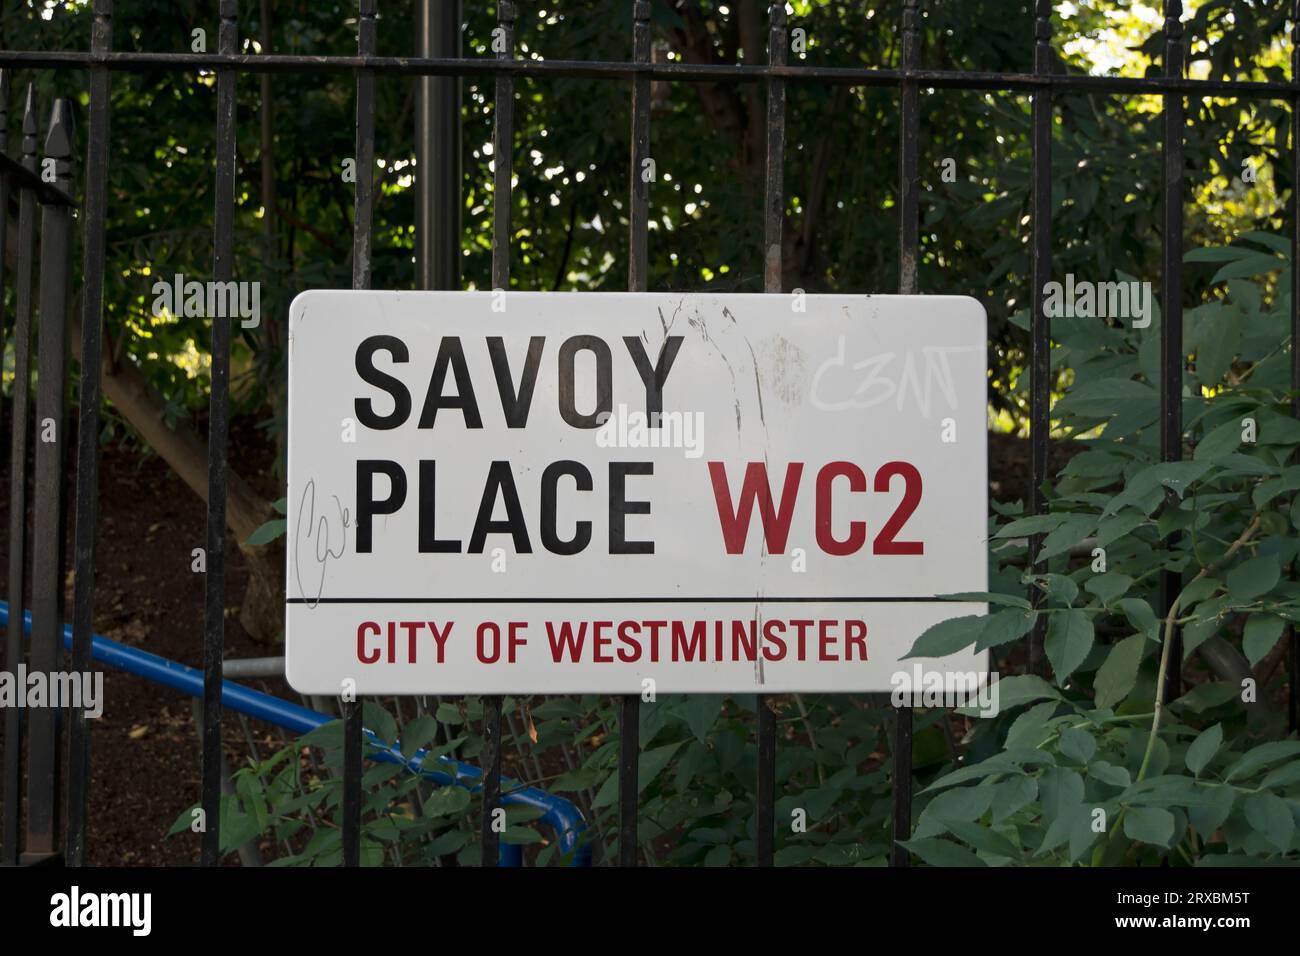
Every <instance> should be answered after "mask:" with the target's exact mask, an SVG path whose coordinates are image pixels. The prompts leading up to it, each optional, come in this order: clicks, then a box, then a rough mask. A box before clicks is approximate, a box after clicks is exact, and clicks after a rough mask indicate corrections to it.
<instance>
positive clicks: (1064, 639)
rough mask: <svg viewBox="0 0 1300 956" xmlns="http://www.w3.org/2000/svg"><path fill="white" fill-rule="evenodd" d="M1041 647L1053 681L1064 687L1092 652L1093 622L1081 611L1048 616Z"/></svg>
mask: <svg viewBox="0 0 1300 956" xmlns="http://www.w3.org/2000/svg"><path fill="white" fill-rule="evenodd" d="M1050 618H1051V620H1050V621H1049V623H1048V627H1047V638H1046V640H1045V641H1044V642H1043V648H1044V650H1046V651H1047V659H1048V660H1049V661H1051V664H1052V671H1053V673H1054V674H1055V675H1056V682H1057V683H1058V684H1064V683H1065V681H1066V679H1067V678H1068V677H1069V676H1070V675H1071V674H1073V673H1074V671H1075V669H1076V668H1077V667H1078V666H1079V665H1080V664H1082V663H1083V662H1084V660H1085V659H1086V658H1087V657H1088V653H1089V652H1090V651H1091V650H1092V644H1093V639H1094V637H1093V625H1092V619H1091V618H1090V617H1089V616H1088V615H1087V614H1085V613H1084V612H1083V611H1080V610H1070V611H1064V612H1060V613H1056V614H1052V615H1050Z"/></svg>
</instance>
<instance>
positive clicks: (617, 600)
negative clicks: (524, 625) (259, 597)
mask: <svg viewBox="0 0 1300 956" xmlns="http://www.w3.org/2000/svg"><path fill="white" fill-rule="evenodd" d="M755 602H758V603H760V604H888V603H892V602H908V603H914V604H915V603H942V604H947V603H953V602H950V601H948V600H947V599H945V598H941V597H931V596H927V597H768V596H766V595H761V596H752V595H751V596H748V597H532V598H498V597H483V598H472V597H422V598H392V597H376V598H339V597H323V598H286V599H285V603H286V604H711V603H716V604H753V603H755ZM957 603H962V604H978V603H981V602H978V601H961V602H957Z"/></svg>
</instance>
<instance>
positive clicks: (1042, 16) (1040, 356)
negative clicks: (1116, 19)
mask: <svg viewBox="0 0 1300 956" xmlns="http://www.w3.org/2000/svg"><path fill="white" fill-rule="evenodd" d="M1052 62H1053V54H1052V3H1051V0H1036V9H1035V16H1034V73H1036V74H1038V75H1040V76H1046V75H1048V74H1050V73H1051V72H1052ZM1031 122H1032V123H1033V134H1032V135H1033V140H1032V145H1033V154H1032V155H1033V158H1032V163H1033V181H1032V184H1031V187H1030V188H1031V194H1030V205H1031V208H1032V213H1031V217H1032V221H1033V249H1032V257H1033V261H1032V263H1031V266H1030V273H1031V275H1030V282H1032V283H1033V289H1032V290H1031V291H1030V296H1029V301H1030V302H1031V303H1032V305H1031V308H1032V309H1033V315H1032V318H1031V322H1030V326H1029V329H1030V332H1029V336H1030V342H1029V438H1030V446H1029V485H1030V487H1029V502H1028V504H1029V508H1028V512H1029V514H1035V515H1037V514H1042V513H1043V509H1044V507H1045V503H1044V501H1043V490H1042V489H1043V483H1044V482H1045V481H1047V477H1048V476H1047V447H1048V440H1049V437H1050V435H1049V433H1050V431H1051V425H1052V422H1051V401H1052V320H1051V317H1050V316H1049V315H1048V314H1047V308H1046V295H1047V293H1046V289H1047V284H1048V283H1049V282H1051V281H1052V91H1051V90H1050V89H1042V90H1039V91H1038V92H1036V93H1035V94H1034V103H1033V115H1032V117H1031ZM1042 547H1043V536H1042V535H1030V537H1029V545H1028V549H1029V554H1028V556H1027V557H1026V560H1025V566H1026V567H1027V568H1029V569H1030V570H1031V571H1032V570H1033V568H1034V567H1035V561H1036V558H1037V555H1038V552H1039V551H1041V550H1042ZM1029 600H1030V601H1031V602H1033V605H1034V607H1038V606H1039V605H1041V604H1042V600H1043V594H1042V591H1041V590H1040V589H1039V588H1036V587H1035V588H1030V593H1029ZM1045 631H1046V623H1045V621H1044V620H1043V615H1038V617H1037V618H1036V620H1035V622H1034V627H1033V630H1032V631H1030V634H1029V672H1030V673H1031V674H1038V675H1042V674H1044V673H1046V670H1047V664H1046V660H1045V658H1044V656H1043V638H1044V634H1045Z"/></svg>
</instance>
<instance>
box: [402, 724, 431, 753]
mask: <svg viewBox="0 0 1300 956" xmlns="http://www.w3.org/2000/svg"><path fill="white" fill-rule="evenodd" d="M437 732H438V721H437V720H436V719H435V718H434V717H433V715H432V714H423V715H421V716H419V717H417V718H415V720H413V721H411V722H410V723H408V724H407V725H406V726H405V727H403V728H402V756H403V757H410V756H412V755H413V754H414V753H415V752H416V751H417V750H419V749H420V748H421V747H423V746H424V745H425V744H427V743H428V742H429V741H431V740H433V738H434V735H435V734H437Z"/></svg>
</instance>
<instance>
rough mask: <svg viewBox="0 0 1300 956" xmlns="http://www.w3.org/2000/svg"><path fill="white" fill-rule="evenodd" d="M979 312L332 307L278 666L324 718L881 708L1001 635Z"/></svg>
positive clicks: (401, 299)
mask: <svg viewBox="0 0 1300 956" xmlns="http://www.w3.org/2000/svg"><path fill="white" fill-rule="evenodd" d="M985 342H986V336H985V315H984V311H983V308H982V307H981V306H980V305H979V303H978V302H976V301H975V300H973V299H969V298H963V297H957V296H865V295H804V294H803V293H801V292H796V293H793V294H790V295H742V294H721V293H719V294H714V293H695V294H680V293H532V292H500V291H497V292H365V291H357V292H353V291H310V292H305V293H303V294H301V295H299V296H298V297H297V298H296V299H295V300H294V302H293V304H292V307H291V310H290V319H289V408H288V418H289V437H288V461H289V481H288V499H287V500H288V506H287V515H286V517H287V537H286V550H287V558H286V562H287V568H286V571H287V574H286V582H287V584H286V588H287V594H286V602H287V606H286V645H287V646H286V656H287V664H286V669H287V676H288V680H289V683H290V684H291V685H292V686H293V687H294V688H295V689H297V690H298V691H301V692H303V693H309V694H337V693H339V692H340V691H341V689H349V688H350V689H352V690H354V691H355V692H356V693H361V694H381V693H382V694H465V693H474V694H478V693H493V694H501V693H548V694H566V693H591V692H599V693H636V694H640V693H643V692H644V691H645V690H646V688H647V687H651V688H653V689H654V690H655V691H656V692H658V693H686V692H709V693H742V692H750V693H752V692H763V693H781V692H793V691H809V692H812V691H888V690H890V689H891V688H892V687H894V686H896V683H895V675H897V674H898V673H899V672H900V671H907V672H912V671H913V670H914V669H915V668H917V667H919V668H921V669H923V670H924V671H925V672H926V673H934V672H938V673H956V672H962V673H970V672H975V673H981V674H982V673H983V672H985V671H986V670H987V652H986V651H984V652H979V653H976V652H975V651H973V650H970V649H968V650H967V651H965V652H961V653H958V654H954V655H950V656H948V657H945V658H942V659H919V660H907V661H902V660H901V658H903V656H904V655H905V654H906V653H907V652H908V650H909V649H910V648H911V646H912V643H913V642H914V641H915V639H916V638H917V637H918V636H919V635H920V634H921V633H922V632H924V631H925V630H926V629H927V628H929V627H930V626H932V625H934V624H936V623H938V622H940V621H943V620H945V619H948V618H952V617H958V616H963V615H968V614H980V613H985V612H986V611H987V605H985V604H983V603H981V602H980V601H978V600H977V599H972V600H964V599H962V600H944V599H941V598H942V596H943V595H951V594H956V593H978V592H984V591H986V590H987V586H988V581H987V574H988V561H987V540H986V539H987V528H986V520H987V519H986V516H987V489H988V482H987V461H986V456H987V442H986V437H985V436H986V389H987V356H986V352H985V348H986V345H985Z"/></svg>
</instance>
